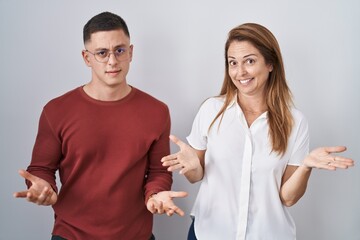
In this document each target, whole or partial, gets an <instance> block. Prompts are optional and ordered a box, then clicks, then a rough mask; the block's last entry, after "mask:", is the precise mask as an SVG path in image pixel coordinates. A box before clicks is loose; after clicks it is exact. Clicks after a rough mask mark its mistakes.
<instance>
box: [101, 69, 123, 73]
mask: <svg viewBox="0 0 360 240" xmlns="http://www.w3.org/2000/svg"><path fill="white" fill-rule="evenodd" d="M119 72H121V69H120V70H110V71H105V73H119Z"/></svg>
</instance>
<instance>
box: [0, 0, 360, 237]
mask: <svg viewBox="0 0 360 240" xmlns="http://www.w3.org/2000/svg"><path fill="white" fill-rule="evenodd" d="M105 10H107V11H111V12H114V13H116V14H119V15H120V16H122V17H123V18H124V19H125V20H126V21H127V23H128V26H129V29H130V34H131V37H132V38H131V41H132V43H133V44H134V58H133V62H132V65H131V70H130V73H129V76H128V82H129V83H130V84H132V85H134V86H136V87H138V88H140V89H142V90H144V91H146V92H148V93H150V94H152V95H154V96H155V97H157V98H158V99H160V100H162V101H164V102H166V103H167V104H168V106H169V108H170V110H171V116H172V133H173V134H176V135H177V136H179V137H180V138H182V139H184V138H185V137H186V136H187V134H188V133H189V131H190V127H191V124H192V121H193V118H194V116H195V114H196V112H197V110H198V107H199V106H200V104H201V103H202V101H203V100H204V99H205V98H207V97H209V96H213V95H217V94H218V93H219V91H220V87H221V83H222V80H223V75H224V59H223V56H224V52H223V51H224V50H223V49H224V43H225V40H226V35H227V32H228V31H229V30H230V29H231V28H233V27H235V26H236V25H239V24H241V23H245V22H257V23H260V24H262V25H265V26H266V27H268V28H269V29H270V30H271V31H272V32H273V33H274V34H275V36H276V37H277V39H278V41H279V43H280V47H281V49H282V53H283V58H284V61H285V68H286V74H287V78H288V82H289V85H290V87H291V89H292V91H293V94H294V97H295V103H296V106H297V107H298V108H299V109H300V110H301V111H302V112H303V113H304V114H305V115H306V116H307V118H308V120H309V124H310V135H311V148H315V147H318V146H323V145H346V146H347V147H348V151H347V152H346V153H345V155H346V156H349V157H352V158H353V159H354V160H358V159H359V156H360V147H359V144H358V142H359V141H358V139H357V136H359V135H360V130H359V126H358V124H359V123H360V107H359V105H360V94H359V91H360V83H359V82H360V79H359V75H360V66H359V55H360V2H359V1H357V0H318V1H314V0H302V1H285V0H282V1H281V0H273V1H266V0H263V1H262V0H257V1H232V0H223V1H206V0H198V1H194V0H181V1H166V0H151V1H145V0H144V1H139V0H132V1H69V0H66V1H49V0H42V1H36V0H34V1H27V0H22V1H20V0H14V1H5V0H0V34H1V35H0V36H1V37H0V68H1V75H0V76H1V77H0V79H1V87H0V110H1V124H0V152H1V158H2V160H1V163H2V166H1V168H0V176H1V181H0V184H1V185H0V191H1V192H0V239H5V240H8V239H25V238H26V239H33V240H39V239H50V232H51V229H52V224H53V212H52V209H51V208H50V207H39V206H36V205H33V204H29V203H27V202H26V201H25V200H23V199H14V198H13V197H12V193H13V192H15V191H18V190H23V189H25V185H24V181H23V179H22V178H21V177H20V176H19V175H18V173H17V171H18V169H21V168H26V167H27V165H28V164H29V161H30V156H31V152H32V146H33V143H34V139H35V136H36V132H37V124H38V119H39V115H40V112H41V110H42V107H43V106H44V104H45V103H46V102H47V101H49V100H50V99H52V98H54V97H57V96H59V95H61V94H63V93H65V92H67V91H69V90H71V89H73V88H75V87H77V86H80V85H82V84H84V83H86V82H88V81H89V80H90V70H89V69H88V68H87V67H86V66H85V64H84V63H83V60H82V58H81V50H82V49H83V43H82V28H83V26H84V24H85V23H86V22H87V21H88V20H89V19H90V18H91V17H92V16H94V15H95V14H98V13H100V12H102V11H105ZM172 151H173V152H175V151H177V147H176V146H174V145H172ZM359 173H360V170H359V166H355V167H354V168H352V169H349V170H346V171H345V170H337V171H336V172H328V171H324V170H314V171H313V173H312V176H311V178H310V183H309V186H308V190H307V193H306V194H305V196H304V197H303V198H302V199H301V200H300V202H299V203H298V204H297V205H295V206H294V207H292V208H291V212H292V214H293V217H294V219H295V221H296V224H297V232H298V239H300V240H322V239H326V240H338V239H341V240H343V239H347V240H354V239H357V240H359V239H360V208H359V203H360V187H359V185H360V184H359V183H360V174H359ZM234 181H236V179H234ZM224 187H226V186H224ZM173 189H174V190H185V191H188V192H189V197H188V198H186V199H179V200H176V202H177V203H178V204H179V206H181V207H182V208H183V209H184V210H185V212H186V213H187V215H186V216H185V217H182V218H181V217H178V216H173V217H171V218H168V217H166V216H155V224H154V233H155V234H156V236H157V239H158V240H181V239H185V238H186V235H187V231H188V226H189V224H190V217H189V216H188V214H189V212H190V209H191V207H192V204H193V201H194V199H195V197H196V193H197V190H198V184H195V185H191V184H189V183H188V182H187V181H186V180H185V179H184V178H183V177H182V176H179V174H178V173H175V174H174V185H173ZM89 191H91V189H89ZM119 217H121V216H119ZM211 227H212V226H209V228H211Z"/></svg>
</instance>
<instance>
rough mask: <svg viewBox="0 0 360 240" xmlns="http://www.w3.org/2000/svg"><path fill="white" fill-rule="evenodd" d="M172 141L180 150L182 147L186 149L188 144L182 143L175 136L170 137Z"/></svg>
mask: <svg viewBox="0 0 360 240" xmlns="http://www.w3.org/2000/svg"><path fill="white" fill-rule="evenodd" d="M169 138H170V140H171V141H172V142H173V143H175V144H176V145H178V146H179V147H180V148H181V147H185V146H186V143H184V142H183V141H181V140H180V139H179V138H177V137H176V136H175V135H170V136H169Z"/></svg>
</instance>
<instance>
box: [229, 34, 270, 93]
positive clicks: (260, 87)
mask: <svg viewBox="0 0 360 240" xmlns="http://www.w3.org/2000/svg"><path fill="white" fill-rule="evenodd" d="M227 56H228V59H227V61H228V67H229V70H228V71H229V76H230V78H231V80H232V81H233V83H234V84H235V86H236V88H237V89H238V92H239V94H241V95H243V96H258V97H264V96H265V85H266V81H267V80H268V78H269V74H270V72H271V71H272V69H273V67H272V65H271V64H267V63H265V59H264V57H263V56H262V55H261V53H260V52H259V50H258V49H257V48H255V47H254V46H253V45H252V44H251V43H250V42H248V41H233V42H232V43H230V46H229V49H228V52H227Z"/></svg>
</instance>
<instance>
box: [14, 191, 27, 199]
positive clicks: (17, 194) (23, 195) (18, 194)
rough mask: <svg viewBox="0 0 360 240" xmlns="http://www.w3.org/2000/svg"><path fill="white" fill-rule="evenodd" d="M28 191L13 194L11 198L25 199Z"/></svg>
mask: <svg viewBox="0 0 360 240" xmlns="http://www.w3.org/2000/svg"><path fill="white" fill-rule="evenodd" d="M27 192H28V191H21V192H15V193H14V194H13V196H14V197H15V198H26V196H27Z"/></svg>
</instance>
